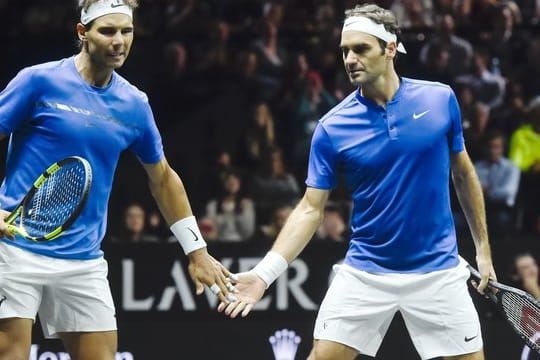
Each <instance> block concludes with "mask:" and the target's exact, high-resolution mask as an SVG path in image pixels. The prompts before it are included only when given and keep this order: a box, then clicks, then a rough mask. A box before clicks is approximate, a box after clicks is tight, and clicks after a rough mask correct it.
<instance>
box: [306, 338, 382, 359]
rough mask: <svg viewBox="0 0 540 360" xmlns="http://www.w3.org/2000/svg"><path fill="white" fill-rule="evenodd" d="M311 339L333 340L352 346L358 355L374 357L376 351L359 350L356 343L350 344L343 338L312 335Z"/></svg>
mask: <svg viewBox="0 0 540 360" xmlns="http://www.w3.org/2000/svg"><path fill="white" fill-rule="evenodd" d="M313 339H315V340H326V341H333V342H336V343H339V344H342V345H345V346H348V347H350V348H353V349H354V350H356V351H358V355H366V356H371V357H375V355H377V352H375V353H372V352H369V351H364V350H361V349H359V348H358V347H357V346H356V345H354V344H352V343H350V342H348V341H346V340H343V339H338V338H332V337H322V336H319V337H317V336H316V335H314V336H313Z"/></svg>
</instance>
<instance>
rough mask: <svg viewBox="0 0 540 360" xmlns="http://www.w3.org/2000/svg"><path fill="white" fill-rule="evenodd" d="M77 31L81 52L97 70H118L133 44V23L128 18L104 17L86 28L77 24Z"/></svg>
mask: <svg viewBox="0 0 540 360" xmlns="http://www.w3.org/2000/svg"><path fill="white" fill-rule="evenodd" d="M77 31H78V34H79V39H80V40H81V41H82V42H83V48H82V50H83V52H86V53H87V54H88V55H89V57H90V61H91V63H92V65H93V66H95V67H96V68H97V69H111V70H114V69H118V68H120V67H121V66H122V65H123V64H124V62H125V61H126V59H127V57H128V55H129V51H130V49H131V45H132V43H133V22H132V20H131V18H130V17H129V16H127V15H125V14H109V15H104V16H101V17H98V18H97V19H95V20H93V21H92V22H91V23H90V24H87V25H86V26H84V25H82V24H78V25H77Z"/></svg>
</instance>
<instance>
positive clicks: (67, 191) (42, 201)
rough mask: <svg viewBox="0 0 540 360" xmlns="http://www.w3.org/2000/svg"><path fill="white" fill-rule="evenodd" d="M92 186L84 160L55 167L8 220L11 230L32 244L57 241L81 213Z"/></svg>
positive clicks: (75, 159) (68, 160) (71, 159)
mask: <svg viewBox="0 0 540 360" xmlns="http://www.w3.org/2000/svg"><path fill="white" fill-rule="evenodd" d="M91 183H92V169H91V167H90V164H89V163H88V161H86V160H85V159H83V158H81V157H78V156H72V157H68V158H65V159H63V160H60V161H58V162H56V163H54V164H52V165H51V166H49V167H48V168H47V170H45V171H44V172H43V173H42V174H41V175H40V176H39V177H38V178H37V179H36V181H34V184H33V185H32V188H31V189H30V190H29V191H28V192H27V194H26V195H25V196H24V198H23V200H22V201H21V203H20V204H19V205H18V206H17V208H15V210H13V211H12V212H11V214H9V215H8V217H7V218H6V219H5V220H4V221H5V223H6V224H7V227H8V230H9V231H10V232H12V233H15V234H19V235H21V236H23V237H24V238H26V239H28V240H32V241H49V240H53V239H56V238H57V237H59V236H60V235H61V234H62V233H63V232H64V231H65V230H66V229H67V228H69V226H71V224H73V222H74V221H75V219H77V216H79V214H80V213H81V211H82V208H83V207H84V204H85V202H86V199H87V198H88V192H89V190H90V185H91Z"/></svg>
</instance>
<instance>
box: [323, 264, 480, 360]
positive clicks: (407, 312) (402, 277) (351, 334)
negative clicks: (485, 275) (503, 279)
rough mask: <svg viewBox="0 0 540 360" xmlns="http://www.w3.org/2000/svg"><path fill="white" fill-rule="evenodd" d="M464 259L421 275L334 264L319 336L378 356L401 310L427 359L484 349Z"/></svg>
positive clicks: (424, 357) (324, 303)
mask: <svg viewBox="0 0 540 360" xmlns="http://www.w3.org/2000/svg"><path fill="white" fill-rule="evenodd" d="M466 266H467V263H466V262H465V260H461V262H460V264H459V265H458V266H457V267H455V268H452V269H448V270H441V271H434V272H430V273H419V274H394V273H391V274H386V273H385V274H381V273H378V274H373V273H367V272H364V271H360V270H357V269H354V268H353V267H351V266H348V265H335V266H334V271H336V275H335V277H334V280H333V281H332V283H331V285H330V287H329V289H328V291H327V293H326V296H325V298H324V300H323V302H322V304H321V307H320V310H319V314H318V316H317V321H316V323H315V330H314V334H313V336H314V339H318V340H329V341H334V342H338V343H341V344H345V345H347V346H349V347H352V348H354V349H356V350H358V351H359V352H360V353H361V354H364V355H369V356H375V355H376V353H377V351H378V349H379V347H380V345H381V342H382V340H383V338H384V335H385V334H386V331H387V330H388V327H389V326H390V323H391V322H392V319H393V318H394V315H395V313H396V312H397V311H399V312H400V313H401V315H402V316H403V319H404V321H405V325H406V326H407V330H408V331H409V334H410V336H411V339H412V342H413V344H414V346H415V348H416V350H417V351H418V353H419V355H420V357H421V358H422V359H431V358H435V357H439V356H455V355H461V354H468V353H473V352H477V351H479V350H481V349H482V347H483V343H482V333H481V329H480V321H479V319H478V314H477V312H476V309H475V307H474V304H473V302H472V299H471V296H470V294H469V291H468V287H467V279H468V278H469V276H470V273H469V270H468V269H467V267H466Z"/></svg>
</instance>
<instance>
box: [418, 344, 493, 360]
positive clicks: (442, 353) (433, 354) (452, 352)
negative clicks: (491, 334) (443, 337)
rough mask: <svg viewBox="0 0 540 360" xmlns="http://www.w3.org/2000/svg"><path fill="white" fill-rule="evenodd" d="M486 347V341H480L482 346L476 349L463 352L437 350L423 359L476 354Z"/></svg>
mask: <svg viewBox="0 0 540 360" xmlns="http://www.w3.org/2000/svg"><path fill="white" fill-rule="evenodd" d="M483 348H484V342H481V343H480V346H479V347H478V348H477V349H476V350H472V351H468V352H462V351H447V352H440V351H439V352H437V353H431V354H430V353H428V354H427V355H428V356H427V357H423V358H422V359H434V358H439V357H447V356H460V355H467V354H474V353H477V352H478V351H480V350H483Z"/></svg>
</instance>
